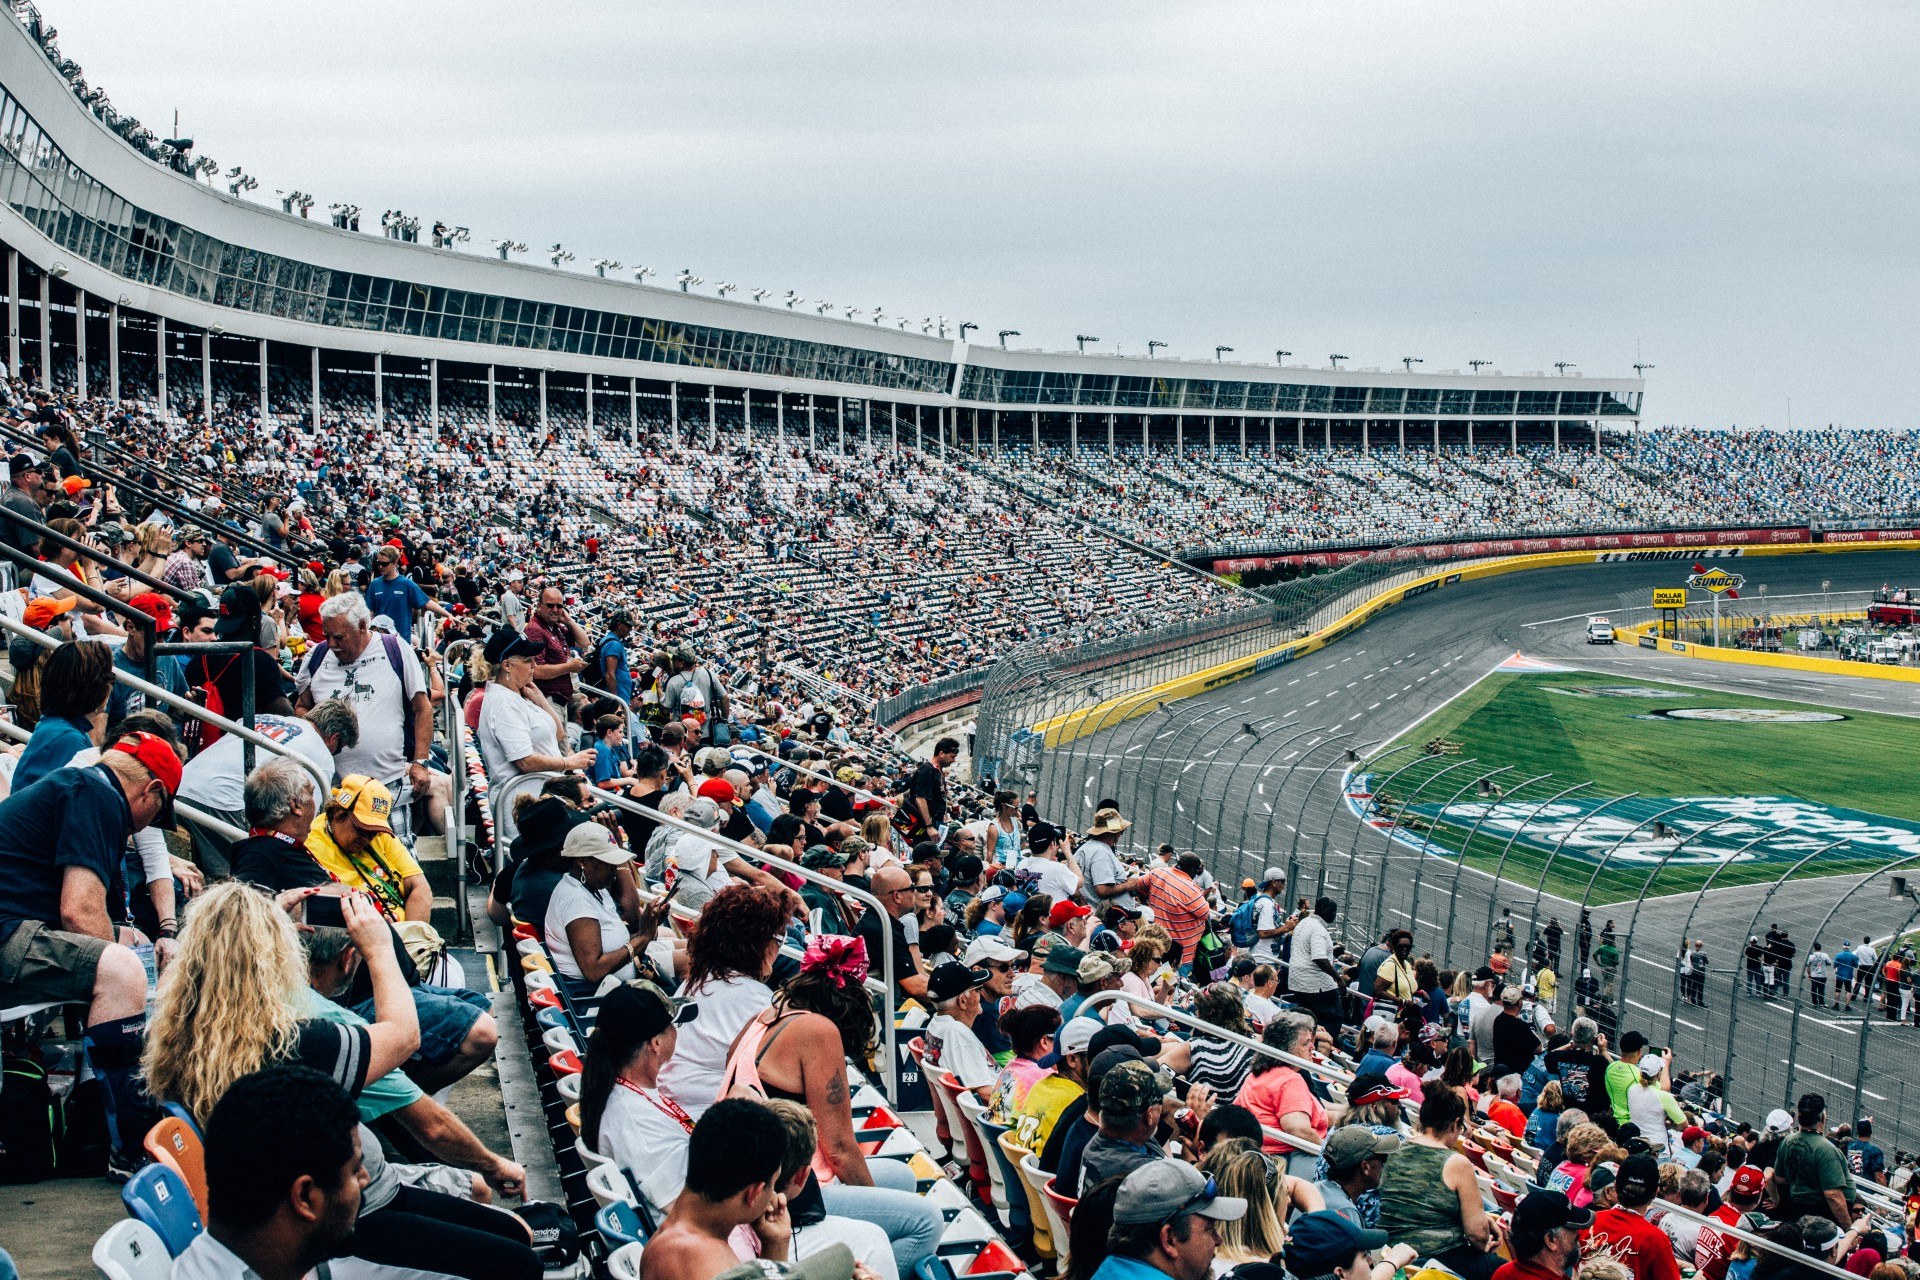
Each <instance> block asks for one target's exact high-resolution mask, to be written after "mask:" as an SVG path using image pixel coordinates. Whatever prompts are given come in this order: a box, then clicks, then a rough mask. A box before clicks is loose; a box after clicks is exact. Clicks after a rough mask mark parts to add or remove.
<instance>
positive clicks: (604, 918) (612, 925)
mask: <svg viewBox="0 0 1920 1280" xmlns="http://www.w3.org/2000/svg"><path fill="white" fill-rule="evenodd" d="M580 919H592V920H598V921H599V922H600V950H601V951H603V952H606V951H612V950H613V949H614V948H616V947H624V946H625V945H626V944H627V939H628V938H629V937H631V936H632V934H631V933H630V932H629V931H628V929H627V922H626V921H624V920H622V919H621V918H620V910H619V908H618V907H616V906H615V905H614V902H613V899H612V897H610V896H609V895H608V893H607V891H606V890H605V889H602V890H600V891H599V892H597V893H596V892H594V891H593V890H591V889H589V888H587V886H586V885H584V884H582V883H581V881H580V877H578V876H562V877H561V878H560V883H559V884H557V885H555V886H554V888H553V896H552V897H551V898H549V899H548V900H547V918H546V921H545V924H546V930H545V932H546V938H547V951H548V952H549V953H551V954H552V956H553V967H554V968H555V969H558V970H559V971H560V972H561V973H563V974H565V975H566V976H567V977H569V978H573V979H575V980H576V981H581V982H584V981H586V975H585V974H583V973H581V972H580V965H579V963H578V962H576V961H575V960H574V958H573V944H572V943H570V942H568V941H567V926H568V925H570V924H572V923H573V922H574V921H575V920H580ZM613 976H614V977H616V978H618V979H619V980H620V981H622V982H628V981H631V980H632V979H633V978H634V977H635V976H637V975H636V974H635V972H634V968H633V965H632V964H631V963H629V964H624V965H621V966H620V967H619V968H618V969H615V970H614V971H613Z"/></svg>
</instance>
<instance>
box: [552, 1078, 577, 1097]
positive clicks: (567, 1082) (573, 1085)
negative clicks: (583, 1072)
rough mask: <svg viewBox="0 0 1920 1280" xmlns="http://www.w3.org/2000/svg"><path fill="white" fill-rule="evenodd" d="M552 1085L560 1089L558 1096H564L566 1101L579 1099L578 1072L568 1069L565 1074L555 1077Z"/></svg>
mask: <svg viewBox="0 0 1920 1280" xmlns="http://www.w3.org/2000/svg"><path fill="white" fill-rule="evenodd" d="M553 1087H554V1088H555V1089H558V1090H559V1091H560V1096H561V1097H562V1098H565V1099H566V1100H567V1101H568V1102H578V1101H580V1073H579V1072H577V1071H569V1072H568V1073H567V1074H566V1075H563V1076H560V1077H557V1078H556V1079H555V1080H554V1082H553Z"/></svg>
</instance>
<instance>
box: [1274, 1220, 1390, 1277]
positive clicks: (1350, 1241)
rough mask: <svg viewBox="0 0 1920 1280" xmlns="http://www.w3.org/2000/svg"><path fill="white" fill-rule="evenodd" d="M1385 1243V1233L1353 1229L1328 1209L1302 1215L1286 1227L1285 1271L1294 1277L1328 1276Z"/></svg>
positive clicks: (1351, 1225) (1352, 1226)
mask: <svg viewBox="0 0 1920 1280" xmlns="http://www.w3.org/2000/svg"><path fill="white" fill-rule="evenodd" d="M1386 1243H1387V1233H1386V1232H1384V1231H1368V1230H1366V1229H1365V1228H1364V1227H1359V1226H1356V1225H1354V1224H1353V1223H1351V1222H1348V1221H1347V1220H1346V1219H1345V1218H1343V1217H1341V1216H1340V1215H1339V1214H1337V1213H1335V1212H1333V1211H1332V1210H1331V1209H1322V1210H1320V1211H1319V1212H1317V1213H1308V1214H1303V1215H1301V1216H1300V1217H1298V1218H1295V1219H1294V1220H1293V1221H1292V1222H1290V1223H1288V1224H1287V1247H1286V1256H1287V1270H1288V1271H1289V1272H1291V1273H1292V1274H1294V1275H1296V1276H1324V1275H1328V1274H1330V1273H1331V1272H1332V1271H1333V1269H1334V1268H1335V1267H1344V1266H1346V1265H1347V1264H1348V1263H1349V1262H1352V1261H1353V1255H1354V1254H1356V1253H1359V1252H1360V1251H1361V1250H1362V1249H1366V1250H1373V1249H1379V1248H1384V1247H1385V1245H1386Z"/></svg>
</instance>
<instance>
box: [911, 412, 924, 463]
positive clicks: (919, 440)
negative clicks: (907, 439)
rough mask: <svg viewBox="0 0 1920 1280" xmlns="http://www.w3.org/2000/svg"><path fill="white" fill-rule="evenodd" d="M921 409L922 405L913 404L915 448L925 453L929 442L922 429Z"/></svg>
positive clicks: (918, 451)
mask: <svg viewBox="0 0 1920 1280" xmlns="http://www.w3.org/2000/svg"><path fill="white" fill-rule="evenodd" d="M920 409H921V406H919V405H915V406H913V448H914V452H916V453H925V452H926V451H927V442H926V437H925V435H924V434H923V433H922V431H921V429H920Z"/></svg>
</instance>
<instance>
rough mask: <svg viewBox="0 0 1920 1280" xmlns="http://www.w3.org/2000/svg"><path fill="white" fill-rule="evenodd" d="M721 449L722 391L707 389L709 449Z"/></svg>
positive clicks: (712, 388) (713, 388)
mask: <svg viewBox="0 0 1920 1280" xmlns="http://www.w3.org/2000/svg"><path fill="white" fill-rule="evenodd" d="M719 447H720V389H719V388H718V387H708V388H707V448H709V449H717V448H719Z"/></svg>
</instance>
